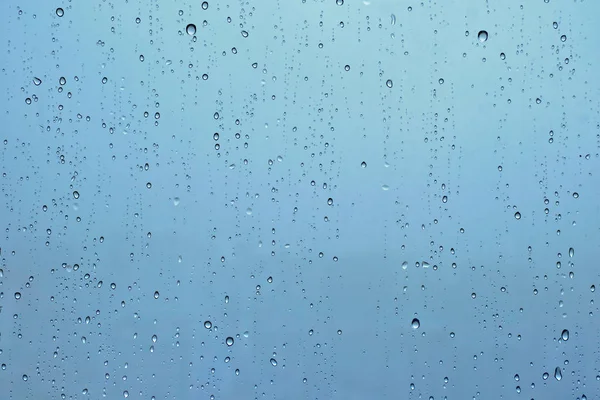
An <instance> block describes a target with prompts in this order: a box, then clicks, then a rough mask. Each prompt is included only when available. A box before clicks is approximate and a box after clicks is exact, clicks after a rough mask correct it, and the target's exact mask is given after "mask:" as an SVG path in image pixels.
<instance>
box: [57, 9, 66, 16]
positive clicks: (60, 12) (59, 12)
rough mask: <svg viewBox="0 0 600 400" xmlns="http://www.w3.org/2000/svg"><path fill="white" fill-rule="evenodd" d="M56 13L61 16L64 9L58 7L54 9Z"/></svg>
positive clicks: (63, 13)
mask: <svg viewBox="0 0 600 400" xmlns="http://www.w3.org/2000/svg"><path fill="white" fill-rule="evenodd" d="M56 15H58V16H59V17H62V16H63V15H65V10H63V9H62V8H60V7H58V8H57V9H56Z"/></svg>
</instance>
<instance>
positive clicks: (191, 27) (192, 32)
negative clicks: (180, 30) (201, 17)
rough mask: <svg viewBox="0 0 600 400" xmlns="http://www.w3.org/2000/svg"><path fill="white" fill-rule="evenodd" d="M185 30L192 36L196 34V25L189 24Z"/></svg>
mask: <svg viewBox="0 0 600 400" xmlns="http://www.w3.org/2000/svg"><path fill="white" fill-rule="evenodd" d="M185 32H186V33H187V34H188V35H190V36H194V35H195V34H196V25H194V24H188V26H186V27H185Z"/></svg>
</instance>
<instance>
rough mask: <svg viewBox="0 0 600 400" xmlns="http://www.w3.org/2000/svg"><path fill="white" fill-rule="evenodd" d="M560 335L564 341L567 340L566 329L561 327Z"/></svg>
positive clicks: (567, 332) (567, 333)
mask: <svg viewBox="0 0 600 400" xmlns="http://www.w3.org/2000/svg"><path fill="white" fill-rule="evenodd" d="M560 337H561V338H562V340H564V341H565V342H566V341H567V340H569V331H568V330H567V329H563V331H562V333H561V334H560Z"/></svg>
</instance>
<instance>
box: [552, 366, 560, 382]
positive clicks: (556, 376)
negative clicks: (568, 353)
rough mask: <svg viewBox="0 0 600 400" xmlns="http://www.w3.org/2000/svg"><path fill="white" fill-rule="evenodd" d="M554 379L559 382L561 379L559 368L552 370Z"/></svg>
mask: <svg viewBox="0 0 600 400" xmlns="http://www.w3.org/2000/svg"><path fill="white" fill-rule="evenodd" d="M554 378H555V379H556V380H557V381H560V380H561V379H562V371H561V370H560V367H556V369H555V370H554Z"/></svg>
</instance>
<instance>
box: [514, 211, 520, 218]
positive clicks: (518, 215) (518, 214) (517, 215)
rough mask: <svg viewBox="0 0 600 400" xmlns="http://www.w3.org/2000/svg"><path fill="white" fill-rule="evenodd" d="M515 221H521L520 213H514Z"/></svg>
mask: <svg viewBox="0 0 600 400" xmlns="http://www.w3.org/2000/svg"><path fill="white" fill-rule="evenodd" d="M515 219H521V213H520V212H518V211H517V212H516V213H515Z"/></svg>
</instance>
